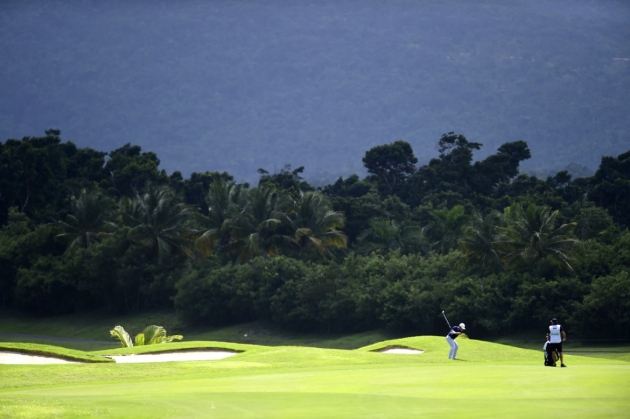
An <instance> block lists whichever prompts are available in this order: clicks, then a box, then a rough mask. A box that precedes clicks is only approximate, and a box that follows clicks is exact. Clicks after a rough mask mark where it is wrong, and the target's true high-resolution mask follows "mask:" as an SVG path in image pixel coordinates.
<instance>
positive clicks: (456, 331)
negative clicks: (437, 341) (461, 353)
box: [446, 323, 466, 359]
mask: <svg viewBox="0 0 630 419" xmlns="http://www.w3.org/2000/svg"><path fill="white" fill-rule="evenodd" d="M464 330H466V325H465V324H464V323H460V324H459V326H453V327H452V328H451V330H450V331H449V332H448V335H446V341H447V342H448V345H449V346H450V347H451V351H450V352H449V353H448V359H457V350H458V349H459V345H458V344H457V342H455V339H457V336H459V335H461V334H462V333H464Z"/></svg>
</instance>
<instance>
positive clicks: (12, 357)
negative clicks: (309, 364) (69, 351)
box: [0, 352, 82, 365]
mask: <svg viewBox="0 0 630 419" xmlns="http://www.w3.org/2000/svg"><path fill="white" fill-rule="evenodd" d="M81 363H82V362H76V361H68V360H66V359H61V358H55V357H51V356H41V355H28V354H22V353H18V352H0V364H42V365H43V364H81Z"/></svg>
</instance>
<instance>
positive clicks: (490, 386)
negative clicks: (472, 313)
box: [0, 312, 630, 419]
mask: <svg viewBox="0 0 630 419" xmlns="http://www.w3.org/2000/svg"><path fill="white" fill-rule="evenodd" d="M0 314H2V315H1V316H0V333H20V334H25V333H29V334H33V335H46V336H56V337H57V339H59V340H50V339H48V340H47V339H39V338H38V337H37V336H32V337H31V338H29V339H28V340H29V341H30V342H31V343H11V342H4V343H0V350H8V349H11V350H20V351H22V352H30V353H40V354H41V353H47V354H50V355H55V356H59V357H64V358H66V359H69V358H74V359H75V360H79V359H83V360H106V359H105V358H103V355H114V354H132V353H134V354H140V353H150V352H163V351H174V350H194V349H225V350H233V351H237V352H239V354H238V355H236V356H233V357H230V358H226V359H223V360H219V361H193V362H168V363H155V364H115V363H111V362H106V363H86V364H67V365H0V377H1V379H0V418H25V419H26V418H28V419H32V418H89V417H105V418H152V419H153V418H155V417H167V418H296V417H300V418H354V417H360V418H407V417H410V418H413V417H429V418H430V417H437V416H440V417H442V416H448V415H454V416H456V417H461V418H493V417H496V418H499V417H501V418H503V417H510V418H533V417H539V416H541V415H544V416H562V417H571V418H615V417H617V418H625V417H627V416H628V415H627V412H628V408H629V407H630V402H628V401H626V399H627V395H628V394H630V347H628V346H603V345H597V346H596V345H588V344H586V345H585V344H576V345H571V344H569V345H566V347H565V350H566V351H570V350H576V351H579V355H578V354H577V353H576V354H573V355H571V354H568V353H565V361H566V363H567V365H568V366H569V367H568V368H547V367H544V366H543V365H542V358H543V357H542V350H541V346H542V342H536V341H535V340H530V341H527V337H520V338H521V339H522V342H521V341H520V340H519V337H518V336H515V337H506V338H504V339H503V342H502V344H500V343H491V342H485V341H481V340H474V339H473V340H471V339H464V338H461V339H458V342H459V343H460V354H459V358H460V360H458V361H452V360H448V359H446V357H447V353H448V346H447V344H446V342H445V341H444V337H441V336H423V337H408V338H401V339H392V336H388V335H386V334H385V333H382V332H380V331H373V332H368V333H360V334H353V335H317V334H295V333H289V332H286V331H283V330H281V329H278V328H276V327H274V326H272V325H269V324H266V323H262V322H256V323H249V324H244V325H237V326H230V327H225V328H218V329H212V330H207V329H205V330H204V329H195V328H190V327H186V326H185V325H183V324H180V323H179V322H178V321H177V318H176V317H175V316H174V314H173V313H172V312H156V313H149V314H147V313H145V314H142V315H137V316H125V317H120V318H105V317H103V315H102V314H99V313H93V314H90V315H82V316H61V317H55V318H50V319H33V318H29V317H26V316H21V315H18V314H15V313H6V312H2V313H0ZM117 324H121V325H123V326H124V327H125V328H126V329H127V330H128V331H129V332H130V333H131V334H135V333H138V332H139V331H141V330H142V329H143V328H144V327H145V326H147V325H149V324H159V325H163V326H165V327H166V329H167V331H168V333H169V334H183V335H184V341H182V342H174V343H171V344H166V345H154V346H145V347H134V348H120V347H119V346H118V345H116V344H115V343H103V342H102V341H107V340H108V339H109V330H110V329H111V328H112V327H114V326H115V325H117ZM245 334H247V336H244V335H245ZM62 338H73V339H87V340H90V339H92V340H94V341H95V342H96V343H94V342H92V343H90V342H87V343H86V342H71V341H63V340H61V339H62ZM10 339H11V338H9V339H5V338H2V337H0V340H5V341H6V340H10ZM12 339H14V340H17V339H18V338H12ZM38 339H39V340H38ZM510 339H512V341H510ZM38 341H39V342H48V343H55V345H58V346H55V345H37V344H35V343H32V342H38ZM390 346H400V347H408V348H415V349H422V350H424V351H425V352H424V353H423V354H421V355H391V354H382V353H378V352H376V351H377V350H379V349H382V348H385V347H390ZM2 348H4V349H2ZM72 348H73V349H72ZM78 349H83V350H90V351H91V352H84V351H82V350H78Z"/></svg>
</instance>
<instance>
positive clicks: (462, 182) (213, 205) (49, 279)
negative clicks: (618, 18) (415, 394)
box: [0, 130, 630, 339]
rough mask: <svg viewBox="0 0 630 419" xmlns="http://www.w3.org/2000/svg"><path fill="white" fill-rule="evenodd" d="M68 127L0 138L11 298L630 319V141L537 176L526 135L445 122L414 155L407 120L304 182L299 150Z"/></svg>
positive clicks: (38, 306)
mask: <svg viewBox="0 0 630 419" xmlns="http://www.w3.org/2000/svg"><path fill="white" fill-rule="evenodd" d="M60 135H61V134H60V132H59V131H55V130H50V131H47V132H46V135H45V136H44V137H38V138H29V137H26V138H24V139H22V140H20V141H17V140H8V141H6V142H4V143H0V173H1V175H2V177H1V178H0V226H1V228H0V304H1V305H2V306H3V307H11V308H15V309H20V310H26V311H29V312H32V313H36V314H41V315H45V314H58V313H68V312H81V311H86V310H91V309H95V308H103V309H108V310H111V311H113V312H131V311H142V310H146V309H150V308H156V307H157V308H168V307H171V308H175V309H177V311H178V313H179V314H180V315H181V317H182V318H183V319H185V320H186V321H188V322H190V323H204V324H210V325H221V324H229V323H234V322H244V321H251V320H260V319H264V320H269V321H273V322H275V323H277V324H280V325H282V326H285V327H288V328H299V329H302V330H304V329H308V330H320V331H328V332H339V331H360V330H369V329H373V328H387V329H390V330H395V331H398V332H403V333H416V334H439V333H443V331H444V324H443V319H442V318H441V316H440V313H441V310H446V311H447V312H448V313H449V315H450V316H451V317H452V318H454V319H465V320H466V324H467V325H469V328H470V329H471V330H474V333H475V334H476V335H478V336H481V335H484V334H485V335H491V334H498V333H501V332H502V331H504V330H515V329H518V330H521V329H534V328H537V327H543V326H544V325H545V324H546V321H547V319H548V318H550V317H558V318H560V319H562V321H563V322H564V323H565V324H566V325H567V327H568V328H569V329H570V330H571V333H572V334H573V335H574V336H584V337H597V338H610V339H614V338H628V337H630V332H628V331H629V330H630V317H628V313H630V306H629V305H628V301H630V280H629V278H628V272H629V270H630V232H629V231H628V227H629V219H628V208H630V205H629V201H628V199H629V198H628V197H629V196H630V195H629V193H628V190H629V189H628V180H629V179H630V152H626V153H623V154H621V155H619V156H617V157H604V158H603V159H602V163H601V166H600V168H599V169H598V171H597V172H596V174H595V175H594V176H592V177H589V178H578V179H575V180H574V179H572V177H571V175H570V174H568V173H567V172H565V171H562V172H559V173H557V174H555V175H554V176H550V177H548V178H546V179H539V178H537V177H534V176H529V175H526V174H519V165H520V163H521V162H522V161H524V160H526V159H528V158H529V157H530V155H531V153H530V150H529V147H528V145H527V144H526V143H525V142H523V141H515V142H507V143H505V144H503V145H502V146H501V147H499V148H498V150H497V152H496V153H495V154H491V155H489V156H487V157H486V158H484V159H482V160H478V161H474V159H473V153H474V151H476V150H480V149H481V148H482V146H483V145H482V144H480V143H475V142H470V141H468V140H467V139H466V137H465V136H463V135H461V134H456V133H453V132H450V133H447V134H444V135H443V136H442V137H441V138H439V140H438V142H437V149H438V150H439V156H438V157H437V158H434V159H432V160H431V161H430V162H429V163H428V164H426V165H420V166H418V165H417V159H416V157H415V155H414V152H413V149H412V147H411V146H410V144H408V143H406V142H404V141H400V140H399V141H395V142H393V143H391V144H383V145H380V146H377V147H374V148H372V149H370V150H367V151H366V153H365V157H364V159H363V160H364V162H365V165H366V169H367V171H368V172H369V173H370V174H369V175H368V176H367V177H365V178H364V179H361V178H360V177H359V176H357V175H353V176H350V177H348V178H346V179H344V178H339V179H338V180H337V181H336V182H334V183H332V184H330V185H327V186H324V187H321V188H314V187H312V186H311V185H309V184H308V183H307V182H306V181H305V180H304V179H303V178H302V173H303V167H300V168H298V169H291V167H290V166H286V167H284V168H283V169H281V170H280V171H279V172H275V173H271V172H269V171H267V170H264V169H260V171H259V173H260V175H261V176H260V181H259V183H258V185H256V186H252V185H249V184H239V183H237V182H235V181H234V178H233V177H232V176H231V175H230V174H228V173H225V172H224V173H218V172H204V173H192V174H191V176H190V177H189V178H184V177H183V176H182V175H181V173H179V172H175V173H173V174H172V175H170V176H168V175H167V174H166V173H165V172H164V171H162V170H160V169H159V162H160V161H159V159H158V157H157V156H156V155H155V154H154V153H144V152H142V150H141V148H140V147H138V146H132V145H130V144H127V145H125V146H123V147H121V148H119V149H116V150H114V151H112V152H110V153H108V154H105V153H100V152H96V151H94V150H91V149H81V148H78V147H76V146H75V145H74V144H73V143H71V142H65V143H64V142H62V141H61V138H60Z"/></svg>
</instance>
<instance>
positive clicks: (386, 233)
mask: <svg viewBox="0 0 630 419" xmlns="http://www.w3.org/2000/svg"><path fill="white" fill-rule="evenodd" d="M368 225H369V226H370V228H368V229H367V230H365V231H363V233H361V235H359V237H358V239H357V240H358V242H359V243H360V244H361V245H362V246H365V247H366V248H367V249H368V250H370V251H371V250H376V249H380V250H383V251H389V250H398V249H400V250H401V251H402V252H405V253H407V252H413V251H420V250H423V249H425V248H426V247H428V243H427V241H426V238H425V237H424V235H423V234H422V229H421V228H420V227H419V226H416V225H414V224H412V223H408V222H405V221H403V222H401V223H398V222H396V221H395V220H388V219H385V218H378V217H376V218H372V219H371V220H370V221H369V222H368Z"/></svg>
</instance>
